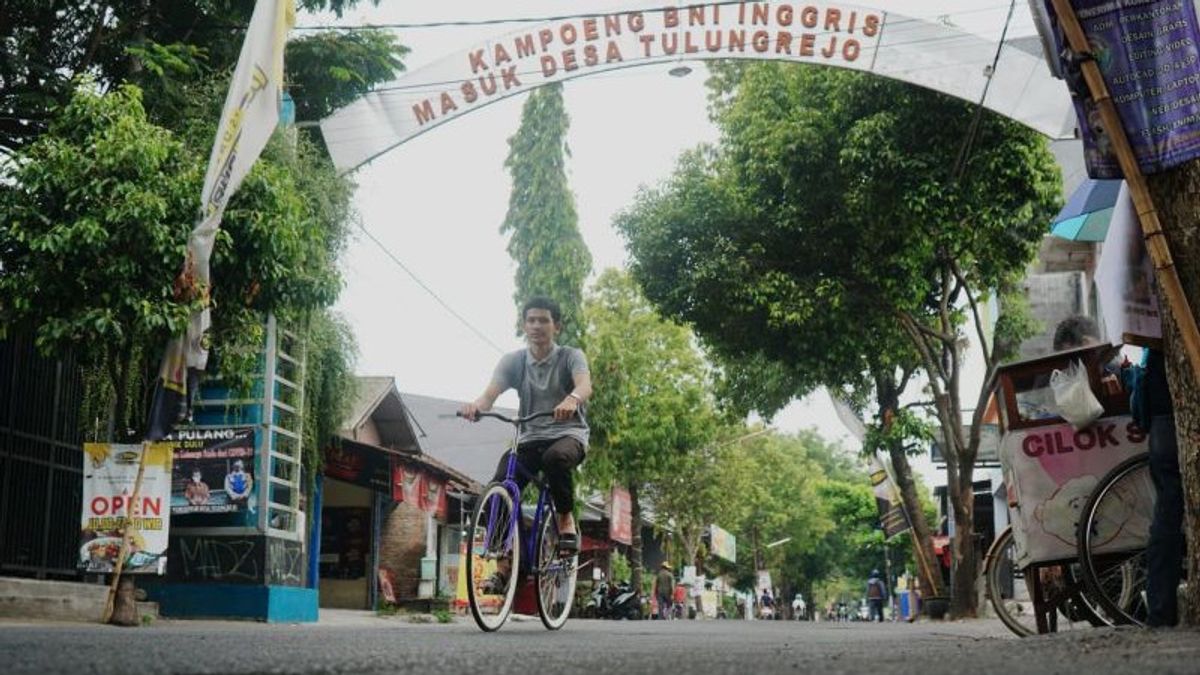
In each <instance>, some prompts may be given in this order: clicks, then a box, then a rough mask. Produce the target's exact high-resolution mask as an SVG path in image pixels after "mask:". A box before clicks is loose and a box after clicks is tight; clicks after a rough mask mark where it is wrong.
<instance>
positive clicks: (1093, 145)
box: [1045, 0, 1200, 178]
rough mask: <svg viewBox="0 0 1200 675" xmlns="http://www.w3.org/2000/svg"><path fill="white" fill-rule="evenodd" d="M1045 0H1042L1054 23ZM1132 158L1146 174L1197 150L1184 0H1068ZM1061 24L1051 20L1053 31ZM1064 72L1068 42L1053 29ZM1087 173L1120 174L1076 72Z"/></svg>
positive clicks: (1195, 36)
mask: <svg viewBox="0 0 1200 675" xmlns="http://www.w3.org/2000/svg"><path fill="white" fill-rule="evenodd" d="M1051 4H1052V3H1051V2H1050V0H1045V5H1046V8H1047V11H1048V13H1049V14H1050V17H1051V20H1052V21H1054V22H1055V23H1057V17H1055V15H1054V9H1053V7H1051ZM1071 6H1072V7H1073V8H1074V10H1075V14H1076V16H1077V17H1078V18H1079V23H1080V25H1082V26H1083V31H1084V33H1085V34H1087V38H1088V45H1089V46H1090V47H1091V51H1092V54H1093V56H1094V57H1095V60H1096V65H1098V66H1099V67H1100V72H1101V74H1102V75H1103V76H1104V83H1105V85H1107V87H1108V92H1109V94H1110V95H1111V96H1112V100H1113V103H1114V104H1115V105H1116V106H1117V113H1118V114H1119V115H1120V116H1121V123H1122V125H1123V126H1124V127H1125V134H1126V135H1127V136H1128V137H1129V143H1130V145H1131V146H1132V147H1133V152H1134V155H1135V156H1136V157H1137V162H1138V166H1139V167H1141V170H1142V172H1143V173H1147V174H1151V173H1157V172H1159V171H1163V170H1165V169H1168V168H1170V167H1173V166H1178V165H1179V164H1182V163H1183V162H1186V161H1188V160H1190V159H1193V158H1195V157H1200V33H1198V32H1197V29H1196V6H1195V4H1194V3H1193V2H1191V1H1190V0H1165V1H1164V0H1123V1H1122V2H1113V1H1112V0H1072V1H1071ZM1058 30H1060V29H1057V28H1056V31H1058ZM1056 37H1057V42H1058V45H1059V47H1060V50H1059V58H1060V59H1062V60H1063V63H1062V66H1063V70H1064V71H1065V72H1070V71H1071V70H1072V68H1071V67H1069V66H1068V65H1067V63H1066V57H1067V50H1064V49H1061V47H1062V46H1063V45H1065V44H1066V40H1065V39H1064V37H1063V35H1062V34H1061V32H1057V33H1056ZM1072 87H1073V89H1074V91H1073V93H1074V94H1075V96H1074V103H1075V114H1076V116H1077V117H1078V120H1079V130H1080V133H1081V135H1082V136H1083V144H1084V159H1085V161H1086V164H1087V170H1088V175H1089V176H1091V177H1092V178H1121V177H1122V173H1121V168H1120V165H1119V164H1118V162H1117V156H1116V153H1115V152H1114V151H1113V147H1112V141H1111V140H1110V138H1109V136H1108V132H1107V131H1105V129H1104V128H1103V126H1102V125H1101V122H1100V112H1099V109H1098V108H1097V107H1096V105H1095V103H1093V102H1092V101H1091V99H1090V98H1089V97H1088V95H1087V91H1086V90H1087V88H1086V85H1085V84H1084V83H1083V82H1082V79H1081V78H1078V79H1076V80H1075V82H1074V84H1073V85H1072Z"/></svg>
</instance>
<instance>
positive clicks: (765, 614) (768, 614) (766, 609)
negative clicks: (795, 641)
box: [758, 588, 775, 619]
mask: <svg viewBox="0 0 1200 675" xmlns="http://www.w3.org/2000/svg"><path fill="white" fill-rule="evenodd" d="M758 607H759V614H760V615H761V616H762V618H764V619H773V618H775V600H774V598H772V597H771V590H770V589H769V588H764V589H763V591H762V597H760V598H759V600H758Z"/></svg>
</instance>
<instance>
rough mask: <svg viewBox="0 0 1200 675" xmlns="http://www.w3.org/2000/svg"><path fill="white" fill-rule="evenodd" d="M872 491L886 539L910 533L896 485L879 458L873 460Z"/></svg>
mask: <svg viewBox="0 0 1200 675" xmlns="http://www.w3.org/2000/svg"><path fill="white" fill-rule="evenodd" d="M871 489H872V490H873V491H874V492H875V506H876V507H878V508H879V526H880V527H881V528H883V536H884V538H885V539H891V538H892V537H894V536H896V535H898V534H900V533H901V532H906V531H908V527H909V525H908V517H907V516H906V515H905V513H904V505H903V504H902V503H901V502H900V494H899V492H897V490H896V485H895V483H893V482H892V479H891V477H890V476H888V472H887V469H886V468H884V466H883V462H882V461H880V459H879V458H878V457H872V458H871Z"/></svg>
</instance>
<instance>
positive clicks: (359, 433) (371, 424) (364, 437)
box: [354, 417, 382, 445]
mask: <svg viewBox="0 0 1200 675" xmlns="http://www.w3.org/2000/svg"><path fill="white" fill-rule="evenodd" d="M354 440H356V441H358V442H359V443H368V444H370V445H382V443H381V442H380V438H379V427H378V426H376V424H375V420H374V419H371V418H369V417H368V418H367V421H366V423H365V424H363V425H362V426H361V427H359V428H357V429H355V430H354Z"/></svg>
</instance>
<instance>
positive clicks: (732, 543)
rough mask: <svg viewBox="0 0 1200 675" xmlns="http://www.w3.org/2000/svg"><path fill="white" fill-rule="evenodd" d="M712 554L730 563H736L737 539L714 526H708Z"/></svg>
mask: <svg viewBox="0 0 1200 675" xmlns="http://www.w3.org/2000/svg"><path fill="white" fill-rule="evenodd" d="M708 536H709V542H710V546H711V550H712V554H713V555H715V556H717V557H718V558H720V559H722V560H728V561H729V562H731V563H735V562H737V537H735V536H733V535H732V534H730V533H729V532H726V531H725V530H723V529H721V528H720V527H718V526H716V525H709V526H708Z"/></svg>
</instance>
